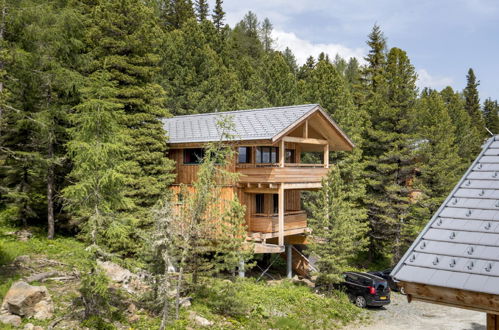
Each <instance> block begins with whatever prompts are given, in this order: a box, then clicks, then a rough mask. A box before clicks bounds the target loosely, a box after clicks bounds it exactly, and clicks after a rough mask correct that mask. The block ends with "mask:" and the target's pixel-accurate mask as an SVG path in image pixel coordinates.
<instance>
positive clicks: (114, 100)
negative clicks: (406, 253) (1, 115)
mask: <svg viewBox="0 0 499 330" xmlns="http://www.w3.org/2000/svg"><path fill="white" fill-rule="evenodd" d="M81 91H82V102H81V103H80V104H79V105H78V106H77V107H76V108H75V112H74V113H73V114H72V115H71V118H70V119H71V122H72V124H73V125H74V126H73V128H71V129H70V136H71V140H70V141H69V142H68V154H69V156H70V158H71V161H72V164H73V168H72V170H71V173H70V175H69V178H70V180H71V183H72V184H71V185H69V186H67V187H66V188H64V190H63V196H64V198H65V200H66V204H67V206H68V207H69V208H70V209H71V210H72V212H73V216H74V217H75V218H76V219H77V220H78V224H79V227H80V228H81V233H80V235H81V237H83V238H84V239H85V241H86V242H87V243H88V244H89V245H90V246H91V247H92V250H93V251H94V253H96V255H101V256H106V257H107V256H108V253H109V251H115V252H122V253H125V252H126V251H129V250H130V247H131V246H132V245H133V242H132V241H131V240H130V238H129V237H130V235H131V233H132V232H133V231H134V230H135V226H134V223H133V221H128V222H127V221H126V219H125V218H124V217H123V216H122V215H120V214H119V211H120V210H121V209H123V208H126V207H128V206H129V205H127V204H129V201H127V199H126V197H125V196H124V194H123V192H124V187H125V183H126V180H127V178H126V176H125V175H123V172H124V168H125V167H126V166H128V164H127V163H126V161H125V157H126V155H127V147H126V138H125V135H124V134H125V130H123V128H122V124H121V120H122V117H123V116H124V113H123V109H124V104H123V103H120V101H119V100H118V95H119V93H120V90H119V88H118V84H117V83H116V82H114V81H113V80H112V75H111V74H110V73H108V72H106V71H96V72H94V73H93V74H92V75H90V76H89V77H88V78H87V79H86V82H85V87H84V88H83V89H82V90H81Z"/></svg>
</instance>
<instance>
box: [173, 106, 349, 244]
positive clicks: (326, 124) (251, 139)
mask: <svg viewBox="0 0 499 330" xmlns="http://www.w3.org/2000/svg"><path fill="white" fill-rule="evenodd" d="M223 116H230V117H231V120H232V122H233V124H234V132H231V133H232V134H233V135H234V138H233V139H231V140H230V141H227V143H229V144H230V145H232V146H233V147H234V148H235V149H236V151H237V157H236V159H235V160H234V161H233V162H232V163H231V165H230V170H231V171H233V172H237V173H239V174H240V176H239V181H238V182H237V184H235V185H233V186H228V187H223V188H222V189H223V194H224V195H225V196H228V198H230V196H235V195H237V196H238V197H239V200H240V201H241V203H242V204H244V205H245V206H246V224H247V228H248V239H250V240H252V241H254V242H255V252H256V253H281V252H283V251H284V247H285V244H286V245H289V244H303V243H305V241H306V234H307V233H309V231H310V230H309V228H308V226H307V215H306V213H305V211H304V210H303V209H302V205H301V193H302V191H304V190H313V189H318V188H320V187H321V180H322V178H323V177H324V176H325V175H326V173H327V171H328V168H329V154H330V152H334V151H350V150H352V148H353V147H354V145H353V143H352V142H351V141H350V139H349V138H348V137H347V136H346V135H345V133H344V132H343V131H342V130H341V129H340V128H339V127H338V125H337V124H336V123H335V122H334V121H333V120H332V119H331V117H330V116H329V115H328V114H327V113H326V112H325V111H324V109H322V108H321V107H320V106H319V105H318V104H306V105H296V106H286V107H276V108H265V109H253V110H240V111H230V112H219V113H206V114H196V115H186V116H177V117H173V118H169V119H165V120H164V128H165V130H166V131H167V132H168V135H169V147H170V150H169V157H171V158H172V159H174V160H175V161H176V174H177V176H176V180H175V182H174V185H173V188H172V189H174V190H175V189H178V186H179V185H180V184H185V185H189V184H192V182H193V181H194V180H196V175H197V171H198V167H199V166H198V164H199V162H200V159H201V157H202V155H203V146H204V145H205V144H206V143H208V142H212V141H219V140H220V132H219V131H218V129H217V125H216V123H217V121H218V120H220V119H221V118H222V117H223ZM307 153H310V154H313V155H314V156H315V159H316V160H317V159H318V160H319V161H316V162H315V163H311V162H310V161H308V162H305V161H303V158H302V157H303V156H307ZM308 158H314V157H308ZM290 253H291V252H290Z"/></svg>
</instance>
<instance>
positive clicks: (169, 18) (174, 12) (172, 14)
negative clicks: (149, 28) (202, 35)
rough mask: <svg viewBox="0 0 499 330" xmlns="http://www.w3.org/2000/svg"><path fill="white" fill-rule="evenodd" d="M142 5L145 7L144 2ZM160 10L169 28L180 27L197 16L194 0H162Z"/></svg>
mask: <svg viewBox="0 0 499 330" xmlns="http://www.w3.org/2000/svg"><path fill="white" fill-rule="evenodd" d="M142 6H144V8H145V5H144V4H143V5H142ZM160 11H161V13H160V18H161V21H162V23H163V24H164V26H165V27H166V28H167V29H168V30H175V29H180V28H181V27H182V26H183V25H184V23H185V22H187V21H188V20H190V19H193V18H195V17H196V16H195V14H194V8H193V5H192V0H160ZM152 18H153V17H150V18H149V20H151V19H152Z"/></svg>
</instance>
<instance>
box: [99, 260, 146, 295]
mask: <svg viewBox="0 0 499 330" xmlns="http://www.w3.org/2000/svg"><path fill="white" fill-rule="evenodd" d="M97 264H98V265H99V267H101V268H102V269H103V270H104V272H105V273H106V275H107V277H109V279H110V280H111V281H113V282H115V283H118V284H119V285H120V286H121V287H122V288H123V289H125V290H126V291H127V292H128V293H141V292H145V291H146V290H147V289H148V286H147V285H146V284H144V282H142V281H141V280H140V278H139V276H137V275H136V274H134V273H132V272H131V271H129V270H128V269H126V268H123V267H121V266H120V265H117V264H115V263H114V262H110V261H100V260H97Z"/></svg>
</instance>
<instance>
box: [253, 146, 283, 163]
mask: <svg viewBox="0 0 499 330" xmlns="http://www.w3.org/2000/svg"><path fill="white" fill-rule="evenodd" d="M278 153H279V148H277V147H257V148H256V162H257V163H260V164H268V163H277V155H278Z"/></svg>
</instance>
